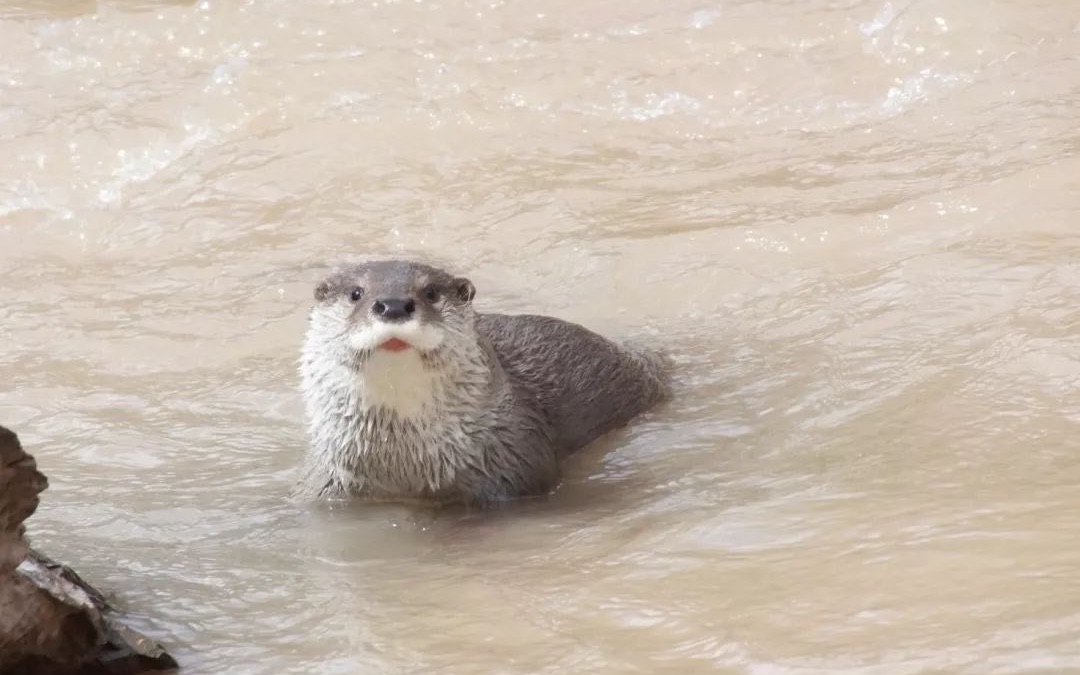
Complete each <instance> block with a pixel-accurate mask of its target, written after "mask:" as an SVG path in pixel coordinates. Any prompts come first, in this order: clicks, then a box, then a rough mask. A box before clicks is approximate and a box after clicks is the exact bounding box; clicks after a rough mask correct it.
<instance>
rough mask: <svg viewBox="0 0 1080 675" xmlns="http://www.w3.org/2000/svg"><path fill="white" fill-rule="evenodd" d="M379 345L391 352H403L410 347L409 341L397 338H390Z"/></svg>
mask: <svg viewBox="0 0 1080 675" xmlns="http://www.w3.org/2000/svg"><path fill="white" fill-rule="evenodd" d="M379 346H380V347H382V348H383V349H385V350H387V351H390V352H401V351H405V350H406V349H408V348H409V343H408V342H405V341H404V340H399V339H397V338H390V339H389V340H387V341H386V342H384V343H382V344H381V345H379Z"/></svg>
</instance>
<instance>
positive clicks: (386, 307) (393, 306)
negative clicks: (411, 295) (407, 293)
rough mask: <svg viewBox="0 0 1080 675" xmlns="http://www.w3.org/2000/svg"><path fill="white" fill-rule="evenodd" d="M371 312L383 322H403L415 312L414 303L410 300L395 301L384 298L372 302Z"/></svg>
mask: <svg viewBox="0 0 1080 675" xmlns="http://www.w3.org/2000/svg"><path fill="white" fill-rule="evenodd" d="M371 311H373V312H375V316H377V317H379V318H380V319H383V320H384V321H403V320H405V319H408V318H409V317H410V316H412V315H413V312H415V311H416V302H414V301H413V300H412V299H409V300H397V299H393V298H386V299H383V300H376V301H375V302H373V303H372V304H371Z"/></svg>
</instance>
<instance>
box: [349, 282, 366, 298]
mask: <svg viewBox="0 0 1080 675" xmlns="http://www.w3.org/2000/svg"><path fill="white" fill-rule="evenodd" d="M362 297H364V289H362V288H360V287H359V286H357V287H356V288H354V289H352V293H349V299H350V300H352V301H353V302H356V301H357V300H359V299H360V298H362Z"/></svg>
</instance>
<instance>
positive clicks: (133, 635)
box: [0, 426, 177, 675]
mask: <svg viewBox="0 0 1080 675" xmlns="http://www.w3.org/2000/svg"><path fill="white" fill-rule="evenodd" d="M48 485H49V483H48V480H47V479H46V478H45V476H44V475H43V474H42V473H41V472H40V471H38V469H37V463H36V462H35V461H34V458H33V457H31V456H30V455H28V454H27V453H26V451H25V450H23V448H22V445H21V444H20V443H19V439H18V437H17V436H16V435H15V434H14V433H13V432H11V431H10V430H8V429H6V428H4V427H2V426H0V673H3V674H4V675H45V674H48V675H136V674H138V673H150V672H163V671H170V670H175V669H176V668H177V665H176V661H175V660H173V658H172V657H171V656H169V655H168V654H167V653H166V652H165V650H164V649H162V648H161V647H160V646H159V645H158V644H156V643H155V642H154V641H152V640H150V639H149V638H147V637H146V636H144V635H142V634H140V633H138V632H136V631H134V630H132V629H131V628H128V627H127V626H124V625H123V623H121V622H120V621H119V618H118V617H117V616H116V613H115V611H114V610H113V608H112V607H110V606H109V604H108V603H107V602H106V601H105V598H104V596H102V594H101V593H99V592H98V591H97V590H95V589H94V588H93V587H91V586H90V585H89V584H87V583H86V582H85V581H83V580H82V579H81V578H80V577H79V575H77V574H76V573H75V572H74V571H73V570H71V569H70V568H68V567H66V566H64V565H61V564H59V563H57V562H54V561H53V560H51V559H50V558H48V557H46V556H45V555H42V554H41V553H39V552H37V551H35V550H33V549H32V548H30V545H29V543H28V542H27V540H26V536H25V528H24V525H23V523H24V521H25V520H26V519H27V518H29V517H30V516H31V515H32V514H33V513H34V511H35V510H37V506H38V501H39V495H40V494H41V492H42V491H44V490H45V489H46V488H47V487H48Z"/></svg>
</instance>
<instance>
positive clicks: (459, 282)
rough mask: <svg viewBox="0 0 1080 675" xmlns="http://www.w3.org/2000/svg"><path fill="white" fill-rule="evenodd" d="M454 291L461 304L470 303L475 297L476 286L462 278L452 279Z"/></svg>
mask: <svg viewBox="0 0 1080 675" xmlns="http://www.w3.org/2000/svg"><path fill="white" fill-rule="evenodd" d="M454 290H455V291H457V294H458V297H459V298H461V301H462V302H472V299H473V298H475V297H476V286H473V282H471V281H469V280H468V279H466V278H464V277H459V278H457V279H454Z"/></svg>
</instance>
